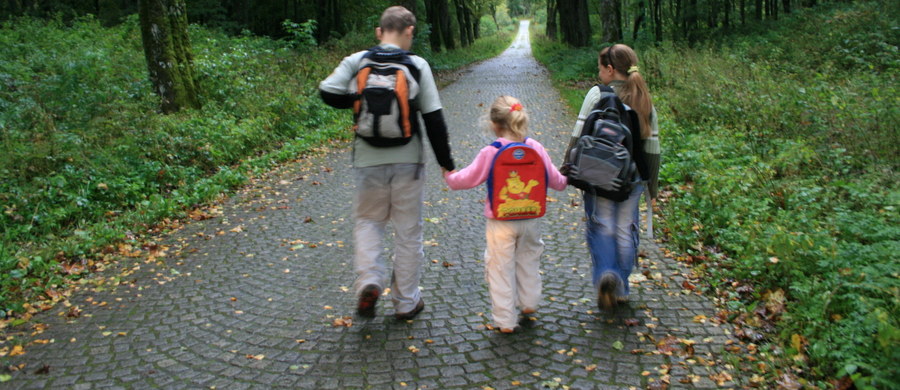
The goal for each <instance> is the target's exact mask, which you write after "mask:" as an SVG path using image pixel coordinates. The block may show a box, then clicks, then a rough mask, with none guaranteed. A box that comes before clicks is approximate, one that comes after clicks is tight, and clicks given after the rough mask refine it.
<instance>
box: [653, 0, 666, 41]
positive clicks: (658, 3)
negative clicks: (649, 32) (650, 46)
mask: <svg viewBox="0 0 900 390" xmlns="http://www.w3.org/2000/svg"><path fill="white" fill-rule="evenodd" d="M650 14H651V15H652V18H651V19H653V32H654V35H655V36H656V41H657V42H662V39H663V20H662V0H650Z"/></svg>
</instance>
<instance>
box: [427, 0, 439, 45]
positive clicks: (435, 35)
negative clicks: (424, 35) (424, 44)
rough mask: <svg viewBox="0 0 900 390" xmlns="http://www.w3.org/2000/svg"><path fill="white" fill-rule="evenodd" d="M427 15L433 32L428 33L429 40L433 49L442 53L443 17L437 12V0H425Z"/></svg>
mask: <svg viewBox="0 0 900 390" xmlns="http://www.w3.org/2000/svg"><path fill="white" fill-rule="evenodd" d="M425 15H426V17H427V19H428V25H429V26H431V32H430V33H429V35H428V41H429V43H430V44H431V51H433V52H435V53H440V51H441V36H442V34H441V20H440V19H441V18H440V17H439V16H438V13H437V4H435V0H425Z"/></svg>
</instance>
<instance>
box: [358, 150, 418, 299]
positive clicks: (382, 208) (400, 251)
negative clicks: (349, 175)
mask: <svg viewBox="0 0 900 390" xmlns="http://www.w3.org/2000/svg"><path fill="white" fill-rule="evenodd" d="M354 172H355V173H356V198H355V200H354V202H353V219H354V225H353V244H354V246H355V253H354V265H355V268H356V275H357V278H356V283H355V288H356V294H357V295H359V293H360V292H361V291H362V289H363V288H364V287H365V286H367V285H369V284H374V285H376V286H378V287H379V288H382V289H384V284H385V281H386V280H387V276H388V275H387V264H386V261H385V258H384V236H385V232H386V229H387V224H388V222H390V223H391V225H392V226H393V228H394V268H393V272H392V274H391V275H390V280H391V300H392V301H393V302H394V309H395V310H396V311H397V312H398V313H406V312H409V311H412V310H413V309H415V308H416V304H418V303H419V300H420V299H422V296H421V293H420V292H419V279H420V278H421V277H422V264H423V263H424V262H425V251H424V249H423V248H422V226H423V221H422V203H423V201H424V196H425V195H424V194H425V192H424V183H425V175H424V172H422V167H421V165H419V164H385V165H378V166H374V167H365V168H355V169H354Z"/></svg>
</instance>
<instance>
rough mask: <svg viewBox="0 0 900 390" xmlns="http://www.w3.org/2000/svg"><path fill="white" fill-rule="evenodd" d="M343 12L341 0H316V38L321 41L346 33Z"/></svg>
mask: <svg viewBox="0 0 900 390" xmlns="http://www.w3.org/2000/svg"><path fill="white" fill-rule="evenodd" d="M285 8H286V7H285ZM343 12H344V11H343V10H342V9H341V5H340V1H339V0H316V22H317V23H316V39H317V40H318V41H319V42H325V41H326V40H328V39H329V38H330V37H331V36H332V35H338V36H340V35H342V34H343V33H344V31H343V23H341V13H343Z"/></svg>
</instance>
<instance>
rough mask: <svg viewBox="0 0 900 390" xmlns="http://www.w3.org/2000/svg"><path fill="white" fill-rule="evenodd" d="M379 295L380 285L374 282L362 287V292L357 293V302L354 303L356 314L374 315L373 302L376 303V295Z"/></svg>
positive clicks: (370, 316)
mask: <svg viewBox="0 0 900 390" xmlns="http://www.w3.org/2000/svg"><path fill="white" fill-rule="evenodd" d="M380 296H381V288H380V287H378V286H376V285H374V284H369V285H367V286H366V287H363V290H362V293H360V294H359V303H357V305H356V314H358V315H359V316H360V317H367V318H373V317H375V304H377V303H378V297H380Z"/></svg>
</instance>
